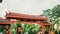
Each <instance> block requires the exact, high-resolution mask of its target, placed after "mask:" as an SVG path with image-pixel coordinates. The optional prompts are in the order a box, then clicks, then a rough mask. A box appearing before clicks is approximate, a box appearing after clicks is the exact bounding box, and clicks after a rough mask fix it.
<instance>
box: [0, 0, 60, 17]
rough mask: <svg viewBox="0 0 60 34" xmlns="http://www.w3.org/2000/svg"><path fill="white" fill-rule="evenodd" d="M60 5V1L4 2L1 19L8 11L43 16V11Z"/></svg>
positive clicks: (0, 8)
mask: <svg viewBox="0 0 60 34" xmlns="http://www.w3.org/2000/svg"><path fill="white" fill-rule="evenodd" d="M58 4H60V0H3V2H2V3H0V17H2V18H4V16H5V12H6V11H11V12H17V13H22V14H30V15H41V14H42V13H43V12H42V11H43V10H45V9H51V8H53V6H56V5H58Z"/></svg>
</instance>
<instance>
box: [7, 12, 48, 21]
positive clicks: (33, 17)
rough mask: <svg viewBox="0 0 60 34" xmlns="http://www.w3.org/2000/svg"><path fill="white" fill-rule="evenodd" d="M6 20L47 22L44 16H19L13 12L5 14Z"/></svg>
mask: <svg viewBox="0 0 60 34" xmlns="http://www.w3.org/2000/svg"><path fill="white" fill-rule="evenodd" d="M6 18H15V19H19V18H23V19H34V20H47V18H46V17H45V16H39V15H28V14H20V13H15V12H9V13H6Z"/></svg>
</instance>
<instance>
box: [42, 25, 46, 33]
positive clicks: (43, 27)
mask: <svg viewBox="0 0 60 34" xmlns="http://www.w3.org/2000/svg"><path fill="white" fill-rule="evenodd" d="M44 32H45V31H44V26H43V25H42V34H44Z"/></svg>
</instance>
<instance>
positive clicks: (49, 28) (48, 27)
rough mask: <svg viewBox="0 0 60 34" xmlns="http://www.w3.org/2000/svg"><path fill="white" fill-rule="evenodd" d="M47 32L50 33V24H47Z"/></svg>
mask: <svg viewBox="0 0 60 34" xmlns="http://www.w3.org/2000/svg"><path fill="white" fill-rule="evenodd" d="M48 34H50V26H48Z"/></svg>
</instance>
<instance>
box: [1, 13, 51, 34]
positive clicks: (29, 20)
mask: <svg viewBox="0 0 60 34" xmlns="http://www.w3.org/2000/svg"><path fill="white" fill-rule="evenodd" d="M5 17H6V19H8V20H11V19H15V20H20V21H21V23H24V24H39V25H41V26H42V34H44V30H45V29H44V26H46V27H47V28H48V34H50V26H51V25H52V24H50V23H47V22H45V21H46V20H47V19H48V18H46V17H44V16H38V15H27V14H19V13H15V12H9V13H6V16H5ZM0 24H13V22H10V23H9V22H7V23H0Z"/></svg>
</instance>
